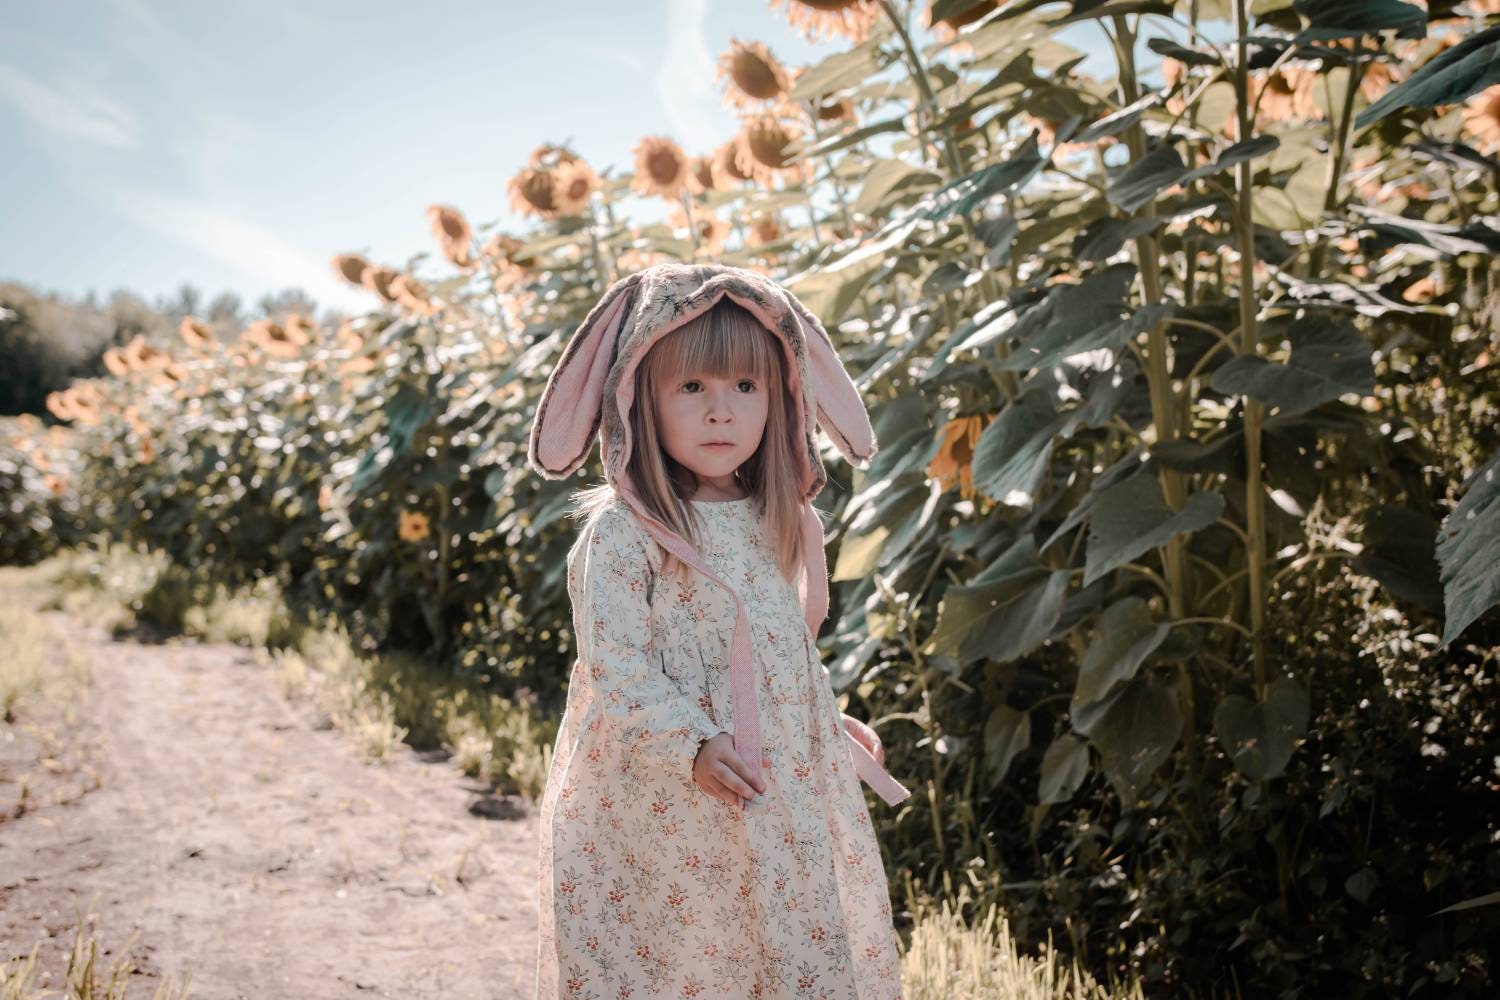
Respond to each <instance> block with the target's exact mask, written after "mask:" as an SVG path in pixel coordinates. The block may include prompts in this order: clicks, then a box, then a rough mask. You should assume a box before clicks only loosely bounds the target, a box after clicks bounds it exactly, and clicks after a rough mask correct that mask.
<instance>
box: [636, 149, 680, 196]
mask: <svg viewBox="0 0 1500 1000" xmlns="http://www.w3.org/2000/svg"><path fill="white" fill-rule="evenodd" d="M631 152H632V153H634V154H635V176H634V177H632V178H631V179H630V189H631V190H632V191H636V192H638V193H640V194H645V195H652V194H655V195H660V196H661V197H663V198H665V199H667V200H668V201H676V200H677V199H678V198H680V197H682V192H683V191H684V190H686V188H687V183H688V162H687V156H686V155H684V153H683V152H682V147H681V146H679V145H677V143H675V142H673V141H672V140H671V139H668V138H667V137H666V136H662V135H648V136H646V137H645V138H644V139H642V140H641V141H640V142H639V143H638V144H637V145H636V147H635V148H634V149H632V150H631Z"/></svg>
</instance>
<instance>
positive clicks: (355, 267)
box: [330, 253, 370, 285]
mask: <svg viewBox="0 0 1500 1000" xmlns="http://www.w3.org/2000/svg"><path fill="white" fill-rule="evenodd" d="M330 263H331V264H332V265H333V273H334V274H337V275H338V276H339V277H340V278H343V279H344V280H345V281H347V282H349V284H351V285H362V284H364V278H365V268H367V267H369V266H370V262H369V261H367V260H365V259H364V258H363V257H361V256H360V255H359V254H357V253H341V254H339V255H338V256H337V257H335V258H333V260H332V261H331V262H330Z"/></svg>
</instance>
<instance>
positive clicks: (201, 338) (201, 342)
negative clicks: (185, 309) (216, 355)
mask: <svg viewBox="0 0 1500 1000" xmlns="http://www.w3.org/2000/svg"><path fill="white" fill-rule="evenodd" d="M177 333H178V335H179V336H181V337H182V339H183V342H184V343H186V344H187V345H188V346H189V347H192V348H194V349H197V348H200V347H207V346H208V345H209V344H212V343H213V342H214V339H215V338H214V332H213V330H211V329H209V327H208V324H206V323H203V322H200V321H199V320H198V319H196V318H194V317H192V316H184V317H182V322H181V323H179V324H177Z"/></svg>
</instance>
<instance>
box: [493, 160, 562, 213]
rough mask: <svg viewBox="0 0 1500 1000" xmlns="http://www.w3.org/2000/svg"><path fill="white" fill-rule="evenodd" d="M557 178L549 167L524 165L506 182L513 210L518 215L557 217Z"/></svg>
mask: <svg viewBox="0 0 1500 1000" xmlns="http://www.w3.org/2000/svg"><path fill="white" fill-rule="evenodd" d="M555 185H556V180H555V178H554V177H553V173H552V171H551V169H549V168H547V167H522V168H521V170H520V171H519V172H517V173H516V174H515V175H514V176H512V177H511V179H510V180H508V181H506V182H505V189H506V191H507V192H509V194H510V207H511V211H513V212H515V213H516V214H517V215H536V216H540V217H541V218H543V219H551V218H555V217H556V215H557V206H556V204H554V202H553V197H552V196H553V189H554V187H555Z"/></svg>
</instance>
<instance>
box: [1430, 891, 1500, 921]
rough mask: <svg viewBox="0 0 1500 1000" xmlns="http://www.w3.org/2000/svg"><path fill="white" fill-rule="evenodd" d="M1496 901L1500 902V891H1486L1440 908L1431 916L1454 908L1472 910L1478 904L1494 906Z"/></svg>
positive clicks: (1478, 905)
mask: <svg viewBox="0 0 1500 1000" xmlns="http://www.w3.org/2000/svg"><path fill="white" fill-rule="evenodd" d="M1497 903H1500V892H1487V893H1485V894H1484V895H1483V896H1475V897H1474V898H1473V899H1466V900H1464V901H1463V902H1460V903H1454V904H1453V905H1452V906H1445V907H1443V908H1442V909H1441V910H1437V911H1436V912H1434V913H1433V914H1432V916H1434V917H1435V916H1437V915H1438V914H1439V913H1448V912H1450V911H1454V910H1472V909H1475V908H1476V907H1480V906H1494V905H1496V904H1497Z"/></svg>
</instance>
